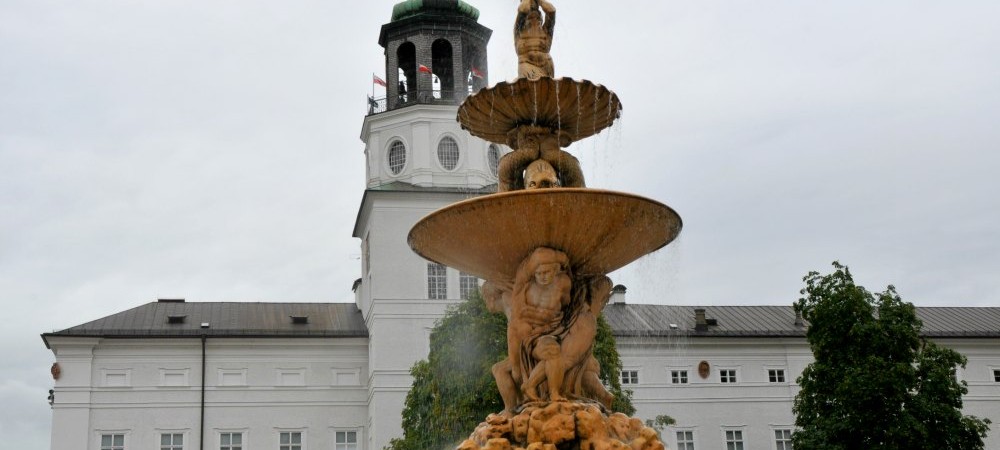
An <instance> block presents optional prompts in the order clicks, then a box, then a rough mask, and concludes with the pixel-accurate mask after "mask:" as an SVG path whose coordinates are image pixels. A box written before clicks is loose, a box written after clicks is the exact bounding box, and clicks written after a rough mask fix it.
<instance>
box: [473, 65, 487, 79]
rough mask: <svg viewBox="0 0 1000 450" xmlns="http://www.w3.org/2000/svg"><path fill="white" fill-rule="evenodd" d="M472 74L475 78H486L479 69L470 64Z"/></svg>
mask: <svg viewBox="0 0 1000 450" xmlns="http://www.w3.org/2000/svg"><path fill="white" fill-rule="evenodd" d="M472 76H474V77H476V78H486V75H483V73H482V72H480V71H479V69H477V68H476V66H472Z"/></svg>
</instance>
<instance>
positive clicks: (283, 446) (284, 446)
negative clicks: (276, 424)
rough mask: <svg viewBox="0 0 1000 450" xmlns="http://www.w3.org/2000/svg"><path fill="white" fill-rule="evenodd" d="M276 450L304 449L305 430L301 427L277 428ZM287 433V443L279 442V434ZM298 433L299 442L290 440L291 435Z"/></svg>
mask: <svg viewBox="0 0 1000 450" xmlns="http://www.w3.org/2000/svg"><path fill="white" fill-rule="evenodd" d="M277 431H278V450H306V430H305V429H302V428H289V429H285V428H278V429H277ZM283 434H288V443H282V442H281V437H282V436H281V435H283ZM293 434H298V435H299V442H298V443H297V444H296V443H294V442H292V435H293Z"/></svg>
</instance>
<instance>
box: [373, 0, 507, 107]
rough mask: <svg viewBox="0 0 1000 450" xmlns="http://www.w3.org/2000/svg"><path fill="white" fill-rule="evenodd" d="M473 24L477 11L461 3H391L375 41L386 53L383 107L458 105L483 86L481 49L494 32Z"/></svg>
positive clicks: (414, 0) (435, 0)
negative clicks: (390, 10)
mask: <svg viewBox="0 0 1000 450" xmlns="http://www.w3.org/2000/svg"><path fill="white" fill-rule="evenodd" d="M478 19H479V10H478V9H476V8H475V7H473V6H472V5H469V4H468V3H465V2H463V1H461V0H406V1H404V2H401V3H398V4H396V6H394V7H393V8H392V19H391V20H390V22H389V23H387V24H385V25H382V31H381V33H380V34H379V38H378V43H379V45H381V46H382V48H384V49H385V74H386V82H387V83H386V84H388V86H387V88H386V91H387V92H386V94H387V95H386V104H385V105H384V107H385V108H386V109H389V110H391V109H396V108H400V107H404V106H408V105H411V104H415V103H448V104H453V105H458V104H461V103H462V100H464V99H465V97H466V96H468V95H469V93H470V92H475V91H476V90H478V89H480V88H482V87H485V86H486V84H487V73H488V70H487V61H486V44H487V42H489V39H490V35H491V34H492V33H493V32H492V31H491V30H490V29H489V28H486V27H484V26H482V25H480V24H479V22H477V20H478ZM421 66H423V67H425V68H426V70H421ZM428 70H429V72H428ZM435 78H436V81H437V82H435ZM400 82H402V86H403V87H404V88H405V93H404V92H402V90H401V89H400Z"/></svg>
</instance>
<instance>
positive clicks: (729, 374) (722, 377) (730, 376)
mask: <svg viewBox="0 0 1000 450" xmlns="http://www.w3.org/2000/svg"><path fill="white" fill-rule="evenodd" d="M719 381H720V382H722V383H735V382H736V369H722V370H720V371H719Z"/></svg>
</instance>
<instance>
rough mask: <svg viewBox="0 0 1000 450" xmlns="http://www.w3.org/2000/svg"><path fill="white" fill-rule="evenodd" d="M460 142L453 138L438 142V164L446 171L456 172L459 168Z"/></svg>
mask: <svg viewBox="0 0 1000 450" xmlns="http://www.w3.org/2000/svg"><path fill="white" fill-rule="evenodd" d="M458 156H459V155H458V142H455V140H454V139H452V138H451V136H445V137H443V138H441V142H438V162H439V163H441V167H444V170H455V167H458Z"/></svg>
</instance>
